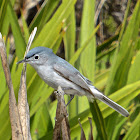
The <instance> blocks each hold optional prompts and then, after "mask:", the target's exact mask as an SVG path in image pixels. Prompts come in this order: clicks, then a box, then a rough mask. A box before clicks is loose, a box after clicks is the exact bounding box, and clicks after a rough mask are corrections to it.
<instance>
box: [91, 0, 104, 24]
mask: <svg viewBox="0 0 140 140" xmlns="http://www.w3.org/2000/svg"><path fill="white" fill-rule="evenodd" d="M105 1H106V0H101V1H100V3H99V5H98V8H97V10H96V13H95V16H94V22H95V25H96V24H97V20H98V17H99V15H100V12H101V9H102V7H103V5H104V3H105Z"/></svg>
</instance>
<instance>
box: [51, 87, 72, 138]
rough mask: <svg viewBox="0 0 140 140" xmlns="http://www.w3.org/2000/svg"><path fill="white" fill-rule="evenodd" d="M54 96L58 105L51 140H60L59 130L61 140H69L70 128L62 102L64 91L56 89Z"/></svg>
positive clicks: (63, 102) (59, 88)
mask: <svg viewBox="0 0 140 140" xmlns="http://www.w3.org/2000/svg"><path fill="white" fill-rule="evenodd" d="M55 94H56V96H57V100H58V104H57V110H56V119H55V128H54V133H53V140H58V139H60V137H61V130H62V139H64V140H70V127H69V123H68V114H67V110H66V105H65V101H64V91H63V90H62V89H61V87H58V90H57V91H56V92H55Z"/></svg>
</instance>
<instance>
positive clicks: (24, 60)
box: [17, 59, 27, 64]
mask: <svg viewBox="0 0 140 140" xmlns="http://www.w3.org/2000/svg"><path fill="white" fill-rule="evenodd" d="M25 62H27V61H26V59H23V60H21V61H18V62H17V64H20V63H25Z"/></svg>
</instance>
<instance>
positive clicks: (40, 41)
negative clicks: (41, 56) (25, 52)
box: [32, 0, 75, 47]
mask: <svg viewBox="0 0 140 140" xmlns="http://www.w3.org/2000/svg"><path fill="white" fill-rule="evenodd" d="M74 4H75V0H69V1H68V2H67V4H63V3H62V4H61V5H60V7H59V8H58V9H57V11H56V13H55V14H54V16H53V17H52V18H51V20H50V21H49V22H48V23H47V24H46V25H45V26H44V27H43V28H42V30H41V32H40V34H39V35H38V37H37V38H36V40H35V41H34V43H33V45H32V46H33V47H35V46H48V47H50V46H51V45H52V44H53V42H54V40H56V37H57V36H58V34H59V33H60V30H61V28H62V26H63V22H64V21H65V20H66V19H67V18H68V16H69V14H70V12H71V10H72V8H73V6H74Z"/></svg>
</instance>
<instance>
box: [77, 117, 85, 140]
mask: <svg viewBox="0 0 140 140" xmlns="http://www.w3.org/2000/svg"><path fill="white" fill-rule="evenodd" d="M78 121H79V125H80V127H81V140H86V136H85V133H84V130H83V127H82V124H81V122H80V118H79V119H78Z"/></svg>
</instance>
